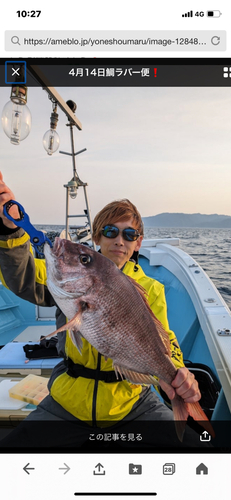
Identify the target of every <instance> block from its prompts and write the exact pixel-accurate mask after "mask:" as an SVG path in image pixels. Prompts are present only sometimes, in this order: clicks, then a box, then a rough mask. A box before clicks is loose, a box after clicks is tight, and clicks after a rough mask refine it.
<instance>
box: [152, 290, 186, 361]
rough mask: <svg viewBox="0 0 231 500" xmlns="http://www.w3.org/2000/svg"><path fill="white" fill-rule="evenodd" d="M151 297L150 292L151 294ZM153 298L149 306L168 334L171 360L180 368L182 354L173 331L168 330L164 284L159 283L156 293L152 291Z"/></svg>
mask: <svg viewBox="0 0 231 500" xmlns="http://www.w3.org/2000/svg"><path fill="white" fill-rule="evenodd" d="M151 297H152V294H151ZM153 297H154V298H153V299H152V301H151V302H150V307H151V309H152V311H153V313H154V314H155V316H156V317H157V318H158V320H159V321H160V322H161V323H162V325H163V327H164V329H165V331H166V332H167V333H168V335H169V340H170V345H171V352H172V356H171V358H172V362H173V363H174V365H175V367H176V368H181V367H183V366H184V361H183V354H182V351H181V349H180V346H179V344H178V341H177V338H176V335H175V333H174V332H173V331H172V330H170V328H169V323H168V315H167V303H166V298H165V291H164V285H161V286H160V287H159V290H158V294H156V290H155V293H153Z"/></svg>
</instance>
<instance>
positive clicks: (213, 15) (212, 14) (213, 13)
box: [207, 10, 221, 17]
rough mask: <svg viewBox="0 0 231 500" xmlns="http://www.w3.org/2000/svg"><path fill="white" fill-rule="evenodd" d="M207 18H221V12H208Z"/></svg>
mask: <svg viewBox="0 0 231 500" xmlns="http://www.w3.org/2000/svg"><path fill="white" fill-rule="evenodd" d="M207 16H208V17H220V16H221V12H220V11H219V10H208V11H207Z"/></svg>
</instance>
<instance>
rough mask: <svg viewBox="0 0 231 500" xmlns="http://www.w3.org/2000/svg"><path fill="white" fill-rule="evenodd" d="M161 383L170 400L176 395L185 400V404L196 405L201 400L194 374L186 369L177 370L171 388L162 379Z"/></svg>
mask: <svg viewBox="0 0 231 500" xmlns="http://www.w3.org/2000/svg"><path fill="white" fill-rule="evenodd" d="M159 382H160V387H161V389H163V391H164V392H165V393H166V394H167V396H168V398H169V399H174V397H175V394H178V396H181V397H182V398H183V400H184V402H185V403H196V402H197V401H199V400H200V398H201V393H200V390H199V387H198V383H197V381H196V379H195V377H194V375H193V373H191V372H190V371H189V370H188V368H186V367H183V368H179V370H177V374H176V377H175V378H174V380H173V382H172V384H171V386H170V385H169V384H167V383H166V382H164V381H163V380H161V379H160V380H159Z"/></svg>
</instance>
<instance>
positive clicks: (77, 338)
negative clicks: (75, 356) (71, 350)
mask: <svg viewBox="0 0 231 500" xmlns="http://www.w3.org/2000/svg"><path fill="white" fill-rule="evenodd" d="M68 332H69V336H70V339H71V341H72V342H73V344H74V345H75V346H76V347H77V349H78V351H79V354H82V348H83V340H82V337H81V333H80V332H79V330H78V329H75V328H71V329H70V330H68Z"/></svg>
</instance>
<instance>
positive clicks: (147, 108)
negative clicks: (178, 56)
mask: <svg viewBox="0 0 231 500" xmlns="http://www.w3.org/2000/svg"><path fill="white" fill-rule="evenodd" d="M57 90H58V92H59V94H60V95H61V96H62V98H63V99H64V100H65V101H67V100H68V99H72V100H74V101H75V102H76V104H77V110H76V113H75V114H76V116H77V117H78V119H79V120H80V121H81V123H82V126H83V129H82V131H78V130H77V128H75V130H74V137H75V151H79V150H81V149H83V148H87V151H85V152H84V153H82V154H80V155H77V157H76V165H77V172H78V175H79V177H80V178H81V180H82V181H84V182H87V183H88V188H87V190H88V198H89V203H90V208H91V214H92V217H94V216H95V215H96V213H97V212H98V211H99V210H101V208H103V207H104V206H105V205H106V204H107V203H109V202H110V201H112V200H115V199H121V198H128V199H130V200H131V201H132V202H133V203H134V204H135V205H136V206H137V208H138V210H139V211H140V213H141V215H142V216H143V217H147V216H151V215H156V214H159V213H162V212H184V213H198V212H199V213H203V214H212V213H218V214H225V215H231V93H230V89H229V88H215V87H214V88H160V87H155V88H141V87H139V88H78V87H75V88H57ZM9 100H10V88H1V89H0V109H1V110H2V109H3V107H4V105H5V103H6V102H7V101H9ZM28 107H29V109H30V111H31V115H32V128H31V132H30V134H29V136H28V137H27V138H26V139H25V140H24V141H21V143H20V145H19V146H15V145H12V144H11V143H10V140H9V139H8V137H7V136H6V135H5V133H4V131H3V129H2V127H1V129H0V151H1V152H0V170H1V171H2V173H3V178H4V180H5V182H6V184H7V185H8V186H9V187H10V188H11V189H12V191H13V192H14V194H15V197H16V200H17V201H19V202H20V203H21V204H22V205H23V206H24V208H25V210H26V211H27V213H28V214H29V216H30V219H31V222H32V223H34V224H65V207H66V189H65V188H64V187H63V185H64V184H66V183H67V182H68V181H69V180H71V178H72V176H73V171H72V159H71V157H70V156H64V155H63V154H60V153H59V152H58V151H57V152H56V153H54V154H53V156H48V155H47V153H46V151H45V149H44V148H43V144H42V138H43V135H44V133H45V132H46V131H47V130H48V129H49V128H50V125H49V124H50V113H51V102H50V100H49V99H48V95H47V93H46V92H45V91H44V90H42V89H41V88H29V89H28ZM58 113H59V122H58V126H57V132H58V134H59V136H60V148H59V150H61V151H66V152H70V151H71V145H70V136H69V133H70V132H69V128H68V127H66V123H67V118H66V116H65V115H64V114H63V112H62V111H61V110H60V109H58ZM84 208H85V203H84V197H83V189H82V188H79V189H78V195H77V198H76V200H74V201H72V200H71V204H70V213H72V214H76V213H78V214H79V213H83V210H84ZM76 222H77V221H76ZM78 222H80V221H78ZM82 222H83V221H81V223H82ZM73 223H74V220H73Z"/></svg>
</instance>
